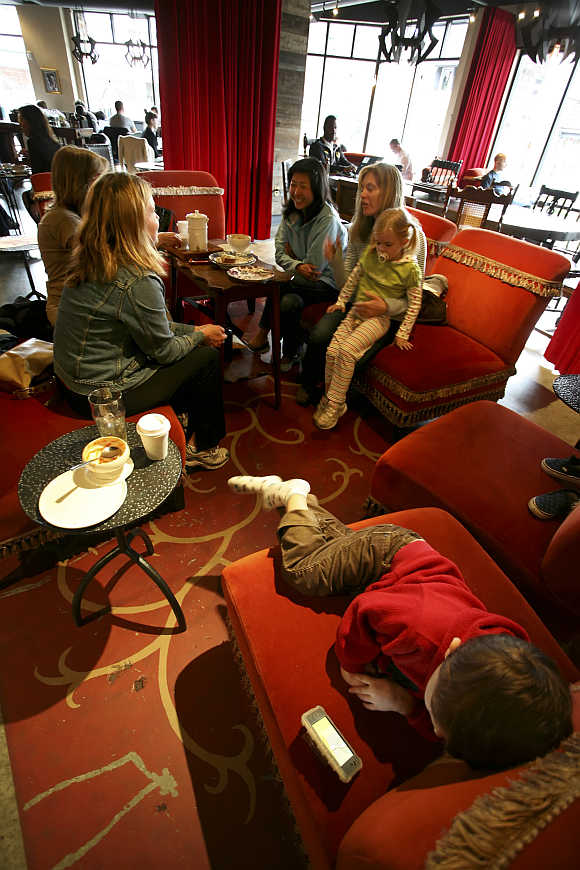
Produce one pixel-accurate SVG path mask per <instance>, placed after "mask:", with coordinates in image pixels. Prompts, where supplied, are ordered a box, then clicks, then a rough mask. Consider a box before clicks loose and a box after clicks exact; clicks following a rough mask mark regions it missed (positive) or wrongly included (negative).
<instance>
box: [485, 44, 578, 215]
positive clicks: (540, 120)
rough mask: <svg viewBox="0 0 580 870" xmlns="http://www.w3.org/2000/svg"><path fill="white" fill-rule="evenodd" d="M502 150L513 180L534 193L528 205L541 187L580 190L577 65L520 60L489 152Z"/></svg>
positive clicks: (530, 196) (527, 58)
mask: <svg viewBox="0 0 580 870" xmlns="http://www.w3.org/2000/svg"><path fill="white" fill-rule="evenodd" d="M498 151H503V152H504V153H505V154H506V155H507V158H508V169H507V170H506V173H507V175H508V177H509V179H510V181H511V182H512V183H514V184H515V183H519V184H520V185H523V186H524V187H526V186H530V187H532V188H533V190H532V191H528V199H529V200H533V199H535V194H536V192H537V190H538V189H539V187H540V186H541V185H542V184H545V185H546V186H547V187H555V188H559V189H564V190H578V189H580V169H579V166H580V73H579V72H578V63H576V64H574V63H572V62H571V61H570V60H568V61H564V62H562V63H558V62H557V61H556V62H554V61H551V60H548V61H547V62H546V63H543V64H539V63H533V61H532V60H530V58H529V57H527V56H526V55H524V56H522V57H520V59H519V61H518V64H517V69H516V73H515V75H514V79H513V83H512V87H511V90H510V93H509V97H508V100H507V102H506V105H505V108H504V112H503V115H502V118H501V121H500V124H499V128H498V132H497V135H496V138H495V141H494V143H493V147H492V149H491V153H492V154H496V153H497V152H498ZM524 195H525V193H524Z"/></svg>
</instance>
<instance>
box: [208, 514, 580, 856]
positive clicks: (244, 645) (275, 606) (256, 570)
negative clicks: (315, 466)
mask: <svg viewBox="0 0 580 870" xmlns="http://www.w3.org/2000/svg"><path fill="white" fill-rule="evenodd" d="M379 522H396V523H398V524H400V525H403V526H407V527H409V528H412V529H416V530H417V531H418V532H420V533H421V534H422V535H424V537H425V538H426V539H427V540H428V541H429V542H430V543H431V544H432V545H433V546H435V547H436V548H437V549H439V550H440V551H441V552H442V553H444V554H445V555H446V556H448V557H450V558H451V559H453V560H454V561H455V562H456V563H457V564H458V565H459V567H460V568H461V570H462V572H463V574H464V577H465V579H466V582H467V583H468V584H469V586H470V587H471V588H472V589H473V590H474V591H475V593H476V594H477V595H478V596H479V597H480V598H481V599H482V600H483V601H484V603H485V604H486V605H487V606H488V607H489V609H490V610H493V611H499V612H501V613H504V614H506V615H508V616H511V617H512V618H514V619H516V620H518V621H519V622H520V623H521V624H522V625H524V626H525V628H526V629H527V631H528V632H529V634H530V636H531V637H532V639H533V641H534V643H536V644H537V645H538V646H539V647H541V648H542V649H544V650H545V651H546V652H547V653H549V654H550V655H551V656H552V657H553V658H554V659H555V660H556V661H557V662H558V664H559V666H560V668H561V671H562V673H563V674H564V675H565V677H566V678H567V679H569V680H570V681H571V682H573V681H576V680H578V678H579V676H580V673H579V672H578V670H577V668H576V667H575V666H574V665H573V664H572V662H571V661H570V660H569V659H568V658H567V657H566V655H565V654H564V652H563V651H562V649H561V648H560V647H559V646H558V644H557V642H556V641H555V639H554V638H553V637H552V635H551V634H550V633H549V632H548V630H547V629H546V628H545V626H544V625H543V624H542V622H541V621H540V619H539V617H538V616H537V615H536V614H535V613H534V611H533V610H532V609H531V608H530V606H529V605H528V604H527V602H526V601H525V600H524V599H523V598H522V596H521V595H520V593H519V592H518V591H517V590H516V588H515V587H514V586H513V585H512V584H511V583H510V581H509V580H508V579H507V577H506V576H505V575H504V574H503V573H502V572H501V571H500V569H499V568H498V567H497V566H496V565H495V563H494V562H493V561H492V560H491V558H490V557H489V556H488V555H487V554H486V553H485V552H484V550H483V549H482V548H481V546H480V545H479V544H478V543H477V542H476V541H475V540H474V538H473V537H472V536H471V535H470V534H469V532H468V531H467V530H466V529H465V528H463V526H461V525H460V524H459V523H458V522H457V520H455V519H454V518H453V517H452V516H450V515H449V514H448V513H446V512H444V511H441V510H438V509H435V508H424V509H421V510H409V511H403V512H400V513H397V514H392V515H388V516H385V517H378V518H374V519H371V520H366V521H363V522H361V523H357V524H356V525H355V526H354V527H355V528H360V527H363V526H368V525H373V524H376V523H379ZM277 557H278V548H273V549H272V550H270V551H265V550H264V551H261V552H258V553H254V554H252V555H250V556H247V557H245V558H244V559H240V560H239V561H237V562H235V563H233V564H232V565H229V566H228V567H227V568H226V569H225V570H224V572H223V590H224V594H225V597H226V601H227V605H228V612H229V617H230V622H231V627H232V630H233V634H234V636H235V639H236V640H237V643H238V646H239V649H240V651H241V654H242V658H243V662H244V664H245V668H246V671H247V674H248V676H249V679H250V682H251V685H252V688H253V691H254V694H255V697H256V701H257V704H258V708H259V710H260V713H261V715H262V718H263V723H264V726H265V729H266V732H267V735H268V738H269V740H270V743H271V746H272V750H273V754H274V758H275V760H276V763H277V765H278V768H279V771H280V774H281V777H282V780H283V782H284V786H285V789H286V793H287V796H288V799H289V801H290V805H291V807H292V810H293V812H294V815H295V818H296V822H297V826H298V830H299V832H300V835H301V837H302V842H303V845H304V848H305V851H306V853H307V856H308V859H309V861H310V866H311V867H313V868H315V870H328V868H330V867H332V866H334V865H335V862H336V866H337V868H339V870H363V868H365V870H370V868H385V870H386V868H389V870H413V868H420V867H423V866H424V863H425V857H426V855H427V853H428V852H429V851H430V850H431V849H433V847H434V845H435V843H436V841H437V839H438V838H439V837H440V835H441V832H442V830H443V829H444V828H445V827H447V826H448V825H449V824H450V823H451V821H452V819H453V817H454V816H455V814H456V813H457V812H459V811H462V810H463V809H465V808H466V807H468V806H470V804H471V803H472V801H473V799H474V797H476V796H477V795H479V794H486V793H487V792H488V791H489V790H490V789H491V788H492V787H493V786H495V785H497V784H501V783H504V782H506V780H507V779H509V778H514V777H515V776H517V775H518V772H517V771H510V772H504V773H499V774H493V775H491V776H481V775H477V776H474V773H473V772H472V771H470V770H469V769H468V768H467V767H466V766H464V765H463V764H461V763H458V762H449V763H446V764H435V765H434V766H433V767H430V768H428V769H427V770H425V771H424V772H423V773H420V771H422V769H423V768H424V767H425V765H426V764H428V763H429V762H430V761H432V760H433V758H434V756H435V755H436V754H437V753H438V749H437V745H436V744H434V743H430V742H428V741H426V740H425V739H423V738H421V737H420V736H419V735H418V734H417V733H416V732H414V731H413V730H412V729H411V727H410V726H409V725H408V724H407V722H406V720H405V719H403V717H400V716H397V715H396V714H381V713H373V712H370V711H367V710H365V709H364V708H363V707H362V705H361V704H360V702H357V701H356V700H354V699H353V698H352V696H349V695H348V694H347V692H346V691H345V684H344V682H343V681H342V679H341V678H340V674H339V667H338V662H337V659H336V656H335V654H334V651H333V644H334V639H335V635H336V629H337V626H338V623H339V620H340V615H341V614H342V612H344V609H345V607H346V603H347V601H346V599H345V598H343V597H336V598H325V599H307V598H302V597H300V596H299V595H298V594H297V593H295V592H294V591H292V590H290V589H288V588H287V587H286V586H285V585H284V584H283V583H282V581H279V580H278V579H277V578H276V573H275V565H276V561H277ZM317 704H321V705H322V706H323V707H325V709H326V711H327V712H328V714H329V715H330V716H331V718H332V719H333V720H334V722H335V723H336V725H337V726H338V728H339V729H340V730H341V731H342V733H343V734H344V735H345V737H346V739H347V740H348V741H349V742H350V743H351V744H352V745H353V747H354V748H355V750H356V751H357V752H358V753H359V754H360V756H361V758H362V760H363V769H362V771H361V773H360V774H358V775H357V776H356V777H355V778H354V779H353V780H352V782H351V783H349V784H347V785H345V784H342V783H341V782H340V781H339V780H338V778H337V777H336V776H335V774H334V773H333V772H332V771H331V770H330V769H329V768H328V767H327V766H326V765H325V764H324V763H322V762H321V761H319V759H318V758H317V757H316V756H315V755H314V754H313V753H312V750H311V749H310V748H309V746H308V745H307V744H306V743H305V741H304V740H303V737H302V734H301V724H300V717H301V715H302V713H303V712H304V711H305V710H307V709H309V708H310V707H313V706H315V705H317ZM577 724H580V721H579V722H578V723H577ZM576 727H577V726H576ZM413 776H415V777H416V778H414V779H410V777H413ZM579 823H580V801H576V802H575V803H572V804H571V805H570V806H569V807H568V808H567V809H566V811H565V813H563V814H561V815H560V816H558V817H557V818H555V819H554V821H553V822H552V823H551V824H550V825H549V827H548V828H546V829H545V830H543V831H542V832H541V833H540V834H539V835H538V836H537V837H536V838H535V839H533V842H530V843H529V845H527V846H526V849H525V854H526V856H527V858H528V859H529V860H528V861H527V863H526V862H524V863H520V864H519V865H518V866H521V867H534V868H535V867H543V866H550V867H553V866H558V867H564V866H573V859H572V860H571V855H574V854H575V853H576V854H577V851H578V848H579V847H580V826H579ZM530 840H532V838H530ZM555 841H556V843H557V846H555V845H554V843H555ZM553 849H556V850H557V853H558V855H563V856H564V863H560V862H559V859H555V858H554V856H553V855H552V850H553ZM547 856H549V857H547ZM552 860H555V861H556V863H552ZM566 860H568V861H570V860H571V863H568V864H566V863H565V861H566ZM465 866H468V865H467V864H466V865H465ZM513 866H516V865H515V864H514V865H513Z"/></svg>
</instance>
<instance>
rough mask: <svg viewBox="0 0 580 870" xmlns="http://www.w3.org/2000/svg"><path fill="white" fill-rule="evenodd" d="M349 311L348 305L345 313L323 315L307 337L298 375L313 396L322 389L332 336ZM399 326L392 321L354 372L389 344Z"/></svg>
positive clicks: (334, 312) (363, 366)
mask: <svg viewBox="0 0 580 870" xmlns="http://www.w3.org/2000/svg"><path fill="white" fill-rule="evenodd" d="M349 311H350V304H349V305H347V306H346V311H344V312H342V311H333V312H332V314H323V315H322V317H321V318H320V320H319V321H318V323H316V324H315V325H314V326H313V327H312V329H311V331H310V335H309V336H308V343H307V345H306V354H305V356H304V359H303V360H302V373H301V375H300V383H301V384H302V386H303V387H304V389H305V390H306V391H307V392H308V393H311V394H312V395H314V394H315V393H316V390H317V389H318V388H320V387H321V386H322V387H324V366H325V364H326V351H327V348H328V345H329V344H330V342H331V340H332V336H333V335H334V333H335V332H336V330H337V328H338V325H339V324H340V323H341V322H342V321H343V320H344V318H345V317H346V315H347V314H348V312H349ZM399 326H400V324H399V323H397V322H395V321H392V322H391V325H390V327H389V329H388V331H387V332H386V333H385V334H384V335H383V336H382V337H381V338H379V340H378V341H375V343H374V344H373V346H372V347H370V348H369V349H368V350H367V352H366V353H365V355H364V356H363V357H361V359H360V360H359V361H358V363H357V364H356V368H355V372H360V371H361V370H362V369H364V368H365V366H366V365H367V364H368V363H369V362H370V360H371V359H372V358H373V357H374V356H375V354H377V353H378V352H379V351H380V350H382V348H383V347H386V346H387V345H388V344H391V342H392V341H393V338H394V337H395V333H396V332H397V330H398V328H399Z"/></svg>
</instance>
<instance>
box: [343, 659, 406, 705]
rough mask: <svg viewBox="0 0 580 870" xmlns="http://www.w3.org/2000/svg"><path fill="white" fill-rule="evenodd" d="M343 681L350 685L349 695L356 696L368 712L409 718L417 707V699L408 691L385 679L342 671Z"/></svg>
mask: <svg viewBox="0 0 580 870" xmlns="http://www.w3.org/2000/svg"><path fill="white" fill-rule="evenodd" d="M340 672H341V674H342V677H343V679H344V680H345V681H346V682H347V683H348V684H349V686H350V688H349V690H348V691H349V693H350V694H351V695H356V696H357V698H359V699H360V700H361V701H362V704H363V706H364V707H366V708H367V710H382V711H384V712H391V713H400V714H401V715H402V716H408V715H409V714H410V713H411V711H412V710H413V707H414V706H415V699H414V698H413V696H412V695H411V693H410V692H408V691H407V689H404V688H403V687H402V686H399V685H398V683H394V682H393V681H392V680H387V679H385V677H371V676H369V675H368V674H351V673H349V672H348V671H345V670H344V669H343V668H341V669H340Z"/></svg>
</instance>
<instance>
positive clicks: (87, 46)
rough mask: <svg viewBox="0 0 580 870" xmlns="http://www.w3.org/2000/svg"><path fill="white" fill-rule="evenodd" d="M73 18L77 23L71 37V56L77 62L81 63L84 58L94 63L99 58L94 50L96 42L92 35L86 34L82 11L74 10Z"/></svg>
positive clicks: (85, 23)
mask: <svg viewBox="0 0 580 870" xmlns="http://www.w3.org/2000/svg"><path fill="white" fill-rule="evenodd" d="M75 19H76V23H77V32H76V33H75V35H74V36H73V37H71V42H72V44H73V50H72V54H73V57H74V58H75V59H76V60H78V62H79V63H83V62H84V61H85V60H90V61H91V63H96V62H97V61H98V59H99V55H98V54H97V52H96V51H95V46H96V42H95V40H94V39H93V38H92V36H89V34H88V31H87V22H86V20H85V14H84V12H82V11H81V12H75Z"/></svg>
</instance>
